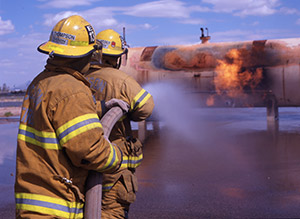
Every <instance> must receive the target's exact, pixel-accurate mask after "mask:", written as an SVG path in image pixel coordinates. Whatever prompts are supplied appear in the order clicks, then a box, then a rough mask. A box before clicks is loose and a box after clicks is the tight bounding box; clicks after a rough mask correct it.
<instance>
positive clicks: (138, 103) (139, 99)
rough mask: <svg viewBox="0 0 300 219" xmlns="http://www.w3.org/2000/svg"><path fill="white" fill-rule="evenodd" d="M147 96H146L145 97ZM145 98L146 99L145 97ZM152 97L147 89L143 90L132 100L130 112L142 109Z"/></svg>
mask: <svg viewBox="0 0 300 219" xmlns="http://www.w3.org/2000/svg"><path fill="white" fill-rule="evenodd" d="M145 94H146V96H145ZM143 96H144V97H143ZM150 97H151V94H149V93H148V92H147V91H146V90H145V89H142V90H141V91H140V92H139V93H138V94H137V95H136V96H135V97H134V98H133V100H132V102H131V104H130V110H135V109H137V108H140V107H142V106H143V105H144V104H145V103H146V101H147V100H148V99H149V98H150Z"/></svg>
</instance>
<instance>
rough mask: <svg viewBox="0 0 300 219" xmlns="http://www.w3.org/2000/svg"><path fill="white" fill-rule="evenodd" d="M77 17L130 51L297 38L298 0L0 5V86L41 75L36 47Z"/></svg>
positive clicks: (1, 1)
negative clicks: (203, 39) (110, 33)
mask: <svg viewBox="0 0 300 219" xmlns="http://www.w3.org/2000/svg"><path fill="white" fill-rule="evenodd" d="M73 14H79V15H81V16H83V17H84V18H85V19H86V20H87V21H88V22H90V23H91V24H92V26H93V27H94V29H95V30H96V32H97V33H98V32H100V31H101V30H103V29H106V28H113V29H115V30H116V31H118V32H119V33H122V28H123V27H126V40H127V43H128V44H129V45H130V46H131V47H140V46H155V45H179V44H195V43H199V36H200V33H201V32H200V27H204V28H205V27H207V28H208V30H209V35H210V36H211V41H210V42H230V41H249V40H261V39H281V38H297V37H300V1H298V0H187V1H181V0H158V1H155V0H154V1H145V0H139V1H137V0H133V1H124V0H114V1H109V0H0V51H1V53H0V86H2V85H3V83H6V84H7V85H8V86H9V87H11V88H13V87H21V86H22V85H23V84H25V83H26V82H28V81H30V80H32V79H33V78H34V77H35V76H36V75H37V74H38V73H39V72H41V71H42V70H43V67H44V65H45V61H46V59H47V55H44V54H41V53H39V52H37V50H36V48H37V46H39V45H40V44H41V43H43V42H45V41H47V40H48V39H49V35H50V32H51V30H52V28H53V26H54V25H55V24H56V23H57V22H58V21H59V20H60V19H62V18H64V17H66V16H69V15H73Z"/></svg>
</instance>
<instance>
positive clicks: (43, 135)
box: [18, 124, 61, 150]
mask: <svg viewBox="0 0 300 219" xmlns="http://www.w3.org/2000/svg"><path fill="white" fill-rule="evenodd" d="M18 139H19V140H22V141H25V142H28V143H30V144H34V145H37V146H40V147H42V148H44V149H52V150H60V149H61V146H60V145H59V143H58V139H57V136H56V134H55V133H54V132H42V131H38V130H36V129H34V128H32V127H29V126H27V125H25V124H20V126H19V133H18Z"/></svg>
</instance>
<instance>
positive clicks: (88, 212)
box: [84, 106, 124, 219]
mask: <svg viewBox="0 0 300 219" xmlns="http://www.w3.org/2000/svg"><path fill="white" fill-rule="evenodd" d="M123 114H124V112H123V110H122V109H121V108H120V107H118V106H115V107H112V108H111V109H110V110H109V111H108V112H107V113H105V114H104V116H103V117H102V118H101V120H100V122H101V124H102V126H103V132H104V136H105V137H107V138H108V137H109V135H110V132H111V130H112V128H113V126H114V125H115V123H116V122H117V121H118V120H119V119H120V118H121V117H122V116H123ZM101 200H102V173H100V172H97V171H92V170H91V171H89V175H88V178H87V181H86V197H85V206H84V218H85V219H101Z"/></svg>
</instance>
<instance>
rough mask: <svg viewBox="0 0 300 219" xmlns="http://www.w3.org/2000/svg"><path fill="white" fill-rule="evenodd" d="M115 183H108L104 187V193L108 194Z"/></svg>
mask: <svg viewBox="0 0 300 219" xmlns="http://www.w3.org/2000/svg"><path fill="white" fill-rule="evenodd" d="M113 185H114V183H107V184H104V185H103V186H102V191H104V192H107V191H109V190H110V189H111V188H112V187H113Z"/></svg>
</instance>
